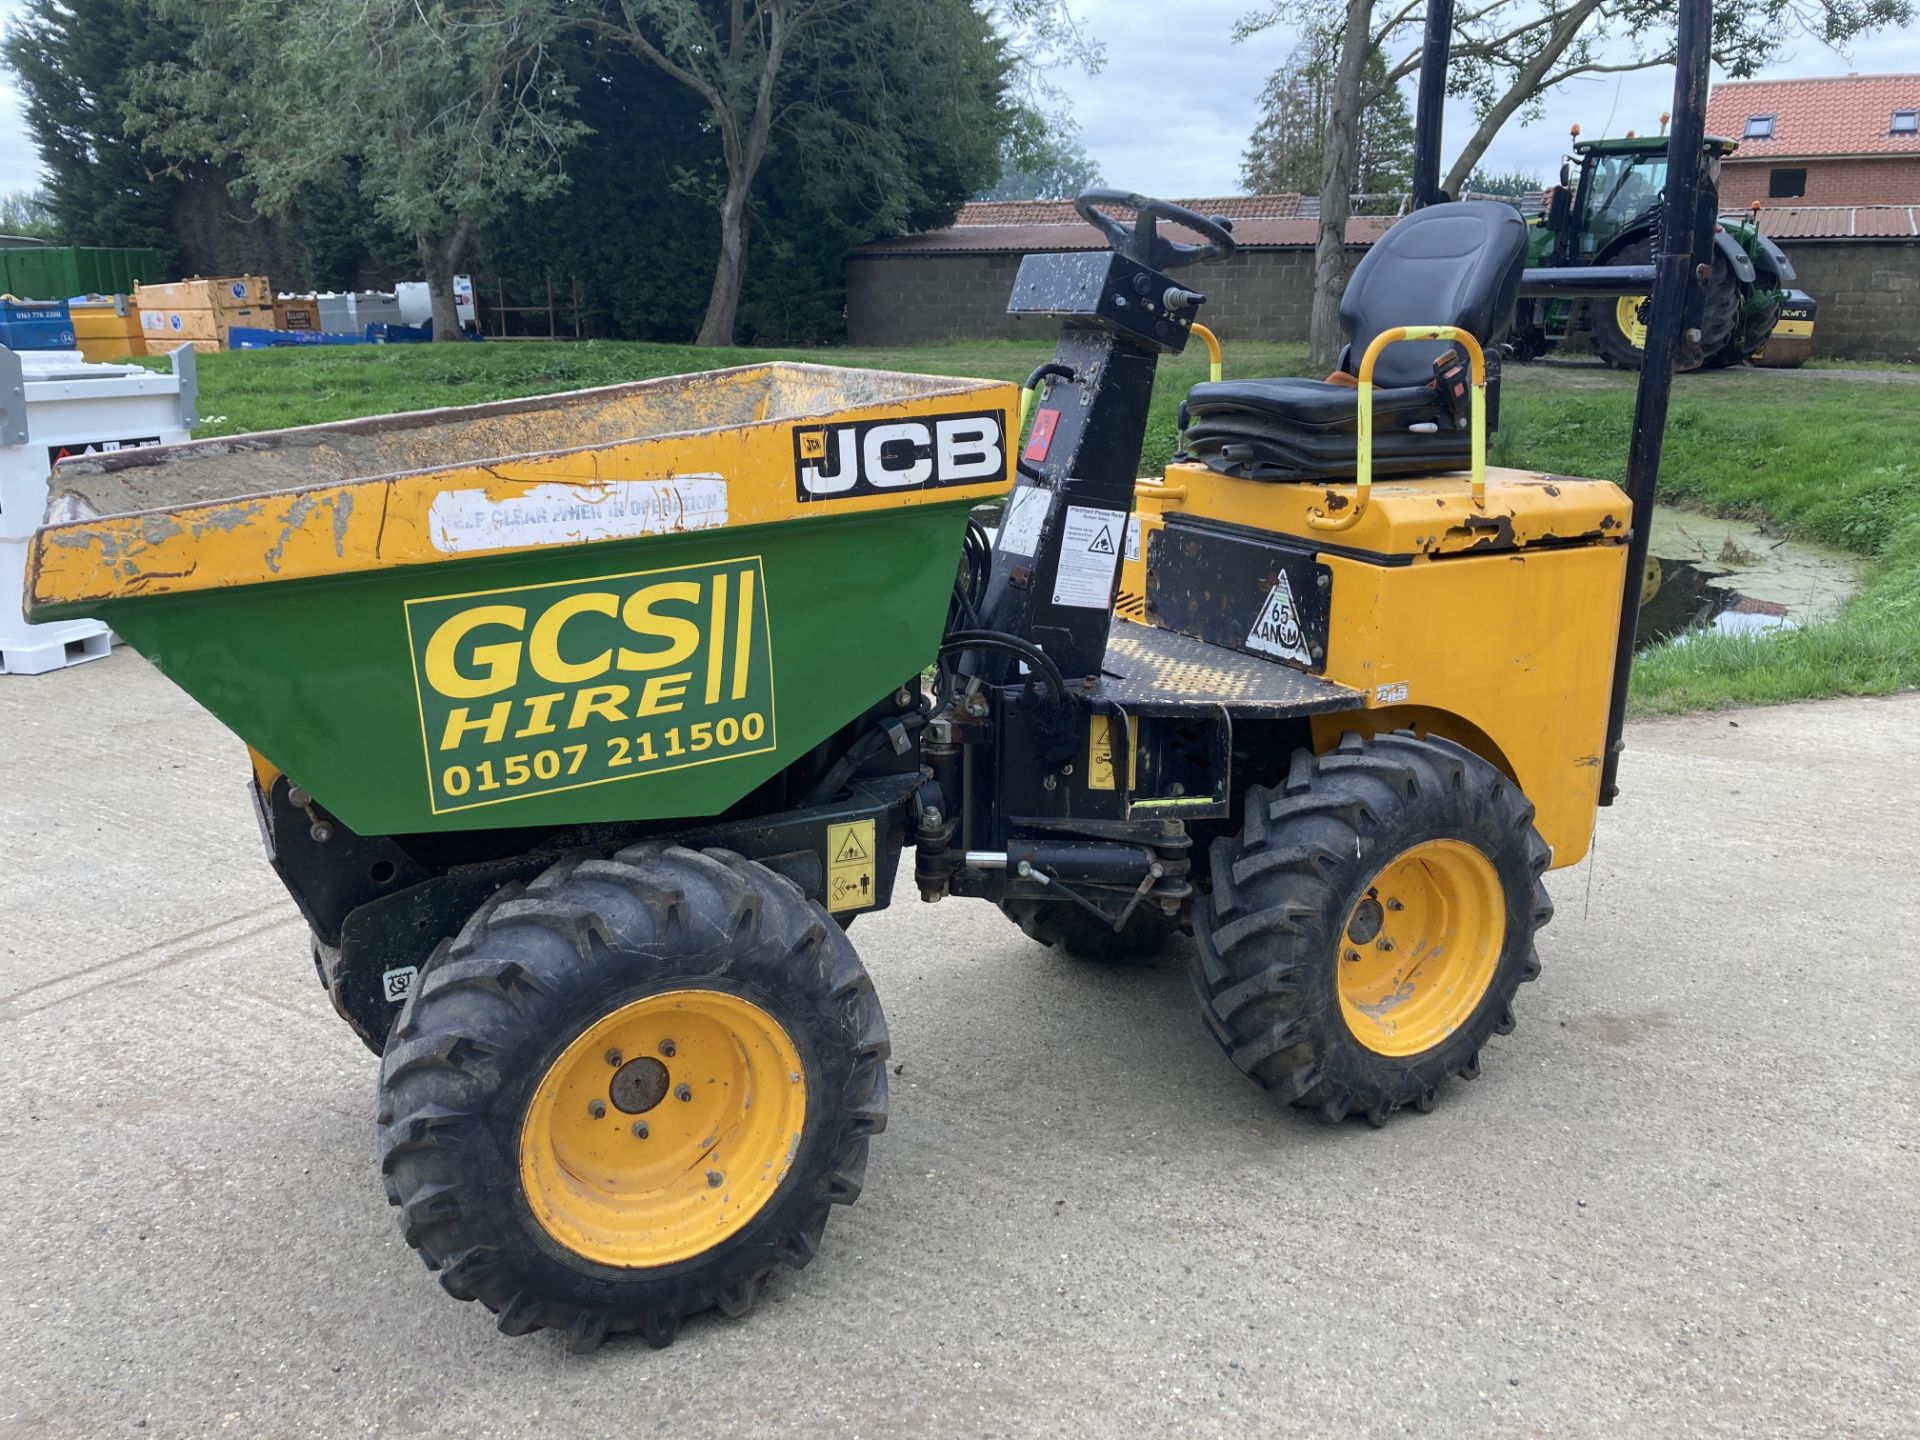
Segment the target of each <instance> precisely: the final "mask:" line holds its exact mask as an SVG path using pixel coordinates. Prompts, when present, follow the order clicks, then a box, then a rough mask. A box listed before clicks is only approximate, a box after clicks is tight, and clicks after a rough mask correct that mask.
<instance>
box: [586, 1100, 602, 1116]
mask: <svg viewBox="0 0 1920 1440" xmlns="http://www.w3.org/2000/svg"><path fill="white" fill-rule="evenodd" d="M587 1113H588V1114H589V1115H591V1116H593V1118H594V1119H596V1120H604V1119H605V1118H606V1115H607V1102H606V1101H604V1100H592V1101H589V1102H588V1103H587Z"/></svg>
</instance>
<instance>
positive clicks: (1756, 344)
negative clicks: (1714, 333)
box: [1707, 295, 1780, 369]
mask: <svg viewBox="0 0 1920 1440" xmlns="http://www.w3.org/2000/svg"><path fill="white" fill-rule="evenodd" d="M1779 322H1780V297H1779V296H1778V295H1775V296H1774V298H1773V299H1771V300H1769V301H1768V302H1767V303H1766V304H1765V305H1762V306H1761V307H1760V308H1759V309H1758V310H1754V311H1752V312H1751V313H1749V314H1746V315H1743V316H1742V317H1741V319H1740V324H1739V326H1738V327H1737V328H1736V329H1735V330H1734V333H1733V338H1732V339H1731V340H1729V341H1727V343H1726V344H1725V345H1723V346H1721V347H1720V352H1719V353H1718V354H1717V355H1715V356H1714V357H1713V358H1712V359H1711V360H1709V361H1708V362H1707V363H1708V364H1709V365H1710V366H1712V367H1713V368H1715V369H1724V368H1728V367H1731V366H1734V365H1744V364H1746V363H1747V357H1748V356H1749V355H1751V354H1753V352H1754V351H1756V350H1758V349H1759V348H1760V347H1761V346H1762V345H1764V344H1766V343H1767V337H1768V336H1769V335H1771V334H1773V327H1774V326H1775V325H1777V324H1778V323H1779Z"/></svg>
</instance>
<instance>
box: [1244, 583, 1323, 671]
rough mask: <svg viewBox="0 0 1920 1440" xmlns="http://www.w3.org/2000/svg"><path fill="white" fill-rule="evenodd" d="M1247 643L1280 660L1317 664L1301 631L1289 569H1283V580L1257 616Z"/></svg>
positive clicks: (1270, 592) (1248, 633) (1252, 648)
mask: <svg viewBox="0 0 1920 1440" xmlns="http://www.w3.org/2000/svg"><path fill="white" fill-rule="evenodd" d="M1246 645H1247V649H1249V650H1257V651H1258V652H1259V653H1261V654H1262V655H1271V656H1273V657H1274V658H1275V659H1276V660H1292V661H1294V662H1296V663H1298V664H1301V665H1311V664H1312V663H1313V656H1312V655H1310V654H1308V653H1307V637H1306V636H1305V635H1304V634H1302V633H1301V631H1300V610H1299V607H1297V606H1296V605H1295V604H1294V603H1293V586H1292V585H1291V584H1289V583H1288V581H1287V572H1286V571H1284V570H1282V571H1281V572H1280V581H1279V583H1278V584H1277V585H1275V586H1274V587H1273V589H1272V590H1270V591H1269V592H1268V593H1267V602H1266V604H1264V605H1262V606H1261V607H1260V613H1259V614H1258V615H1256V616H1255V617H1254V620H1253V628H1252V629H1251V630H1249V631H1248V632H1247V640H1246Z"/></svg>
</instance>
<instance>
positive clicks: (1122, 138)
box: [0, 0, 1920, 197]
mask: <svg viewBox="0 0 1920 1440" xmlns="http://www.w3.org/2000/svg"><path fill="white" fill-rule="evenodd" d="M1252 3H1253V0H1183V3H1182V4H1181V5H1179V6H1178V7H1174V6H1170V5H1168V4H1167V3H1165V0H1075V5H1074V8H1075V10H1076V12H1078V13H1080V14H1081V15H1083V16H1084V17H1085V18H1086V21H1087V23H1088V28H1089V29H1090V30H1091V31H1092V32H1093V33H1094V34H1095V35H1096V36H1098V37H1099V38H1100V39H1101V40H1102V41H1103V42H1104V43H1105V45H1106V50H1107V63H1106V68H1105V69H1103V70H1102V71H1101V72H1100V73H1099V74H1098V75H1096V76H1091V77H1089V76H1085V75H1081V74H1079V73H1077V72H1073V73H1061V74H1058V75H1057V76H1056V77H1055V78H1056V82H1057V83H1058V84H1059V86H1060V88H1061V89H1062V90H1063V91H1064V92H1065V93H1066V95H1067V97H1068V99H1069V101H1070V102H1071V105H1072V109H1073V113H1074V115H1075V117H1076V118H1077V119H1078V120H1079V122H1080V128H1081V134H1082V139H1083V141H1084V142H1085V144H1086V146H1087V149H1088V151H1089V152H1090V153H1091V154H1092V155H1093V157H1094V159H1095V160H1096V161H1097V162H1098V163H1099V165H1100V169H1101V171H1102V173H1103V175H1104V176H1105V178H1106V180H1107V182H1108V183H1109V184H1112V185H1119V186H1123V187H1125V188H1127V189H1130V190H1139V191H1142V192H1144V193H1147V194H1158V195H1165V196H1169V197H1179V196H1209V195H1230V194H1233V193H1235V192H1236V191H1237V190H1238V189H1239V171H1240V152H1241V149H1242V147H1243V146H1244V145H1245V144H1246V140H1247V135H1248V133H1249V132H1250V131H1251V130H1252V129H1253V123H1254V109H1255V102H1256V101H1257V99H1258V97H1259V94H1260V88H1261V86H1262V85H1263V84H1264V83H1265V81H1266V77H1267V75H1268V74H1269V73H1270V72H1271V71H1272V70H1274V69H1275V68H1276V67H1277V66H1278V65H1279V64H1280V62H1281V61H1282V60H1284V59H1285V58H1286V54H1287V51H1288V50H1289V49H1290V48H1291V46H1292V37H1291V36H1290V35H1288V34H1285V33H1283V32H1281V31H1278V30H1274V31H1269V32H1267V33H1266V34H1264V35H1261V36H1258V37H1256V38H1255V39H1253V40H1251V41H1249V42H1248V43H1246V44H1243V45H1235V44H1233V43H1232V41H1231V39H1230V36H1231V32H1232V28H1233V22H1234V21H1235V20H1236V19H1237V18H1239V17H1240V16H1241V15H1243V14H1245V13H1246V12H1247V10H1248V9H1250V8H1252ZM21 9H22V3H21V0H0V22H4V21H5V20H10V19H12V18H13V17H14V16H16V15H18V14H19V13H20V11H21ZM1175 13H1177V16H1178V18H1177V19H1173V18H1171V17H1172V15H1173V14H1175ZM1849 70H1861V71H1866V72H1872V73H1886V72H1889V71H1913V70H1920V31H1909V32H1905V33H1885V34H1880V35H1875V36H1871V37H1868V38H1866V39H1863V40H1860V41H1856V42H1855V43H1854V45H1853V47H1852V49H1851V51H1850V52H1849V53H1846V54H1835V53H1834V52H1833V51H1830V50H1828V49H1827V48H1826V47H1825V46H1823V45H1821V44H1820V43H1819V42H1818V41H1815V40H1811V39H1807V38H1805V37H1795V38H1794V39H1793V40H1792V42H1791V43H1789V44H1788V46H1787V47H1786V49H1785V51H1784V52H1783V53H1782V54H1781V56H1780V57H1779V58H1778V59H1777V60H1776V62H1775V63H1774V64H1773V66H1772V67H1770V68H1769V69H1768V70H1766V71H1765V72H1763V73H1764V74H1766V75H1768V76H1776V75H1821V74H1836V73H1845V72H1846V71H1849ZM1672 93H1673V77H1672V72H1671V71H1647V72H1644V73H1635V74H1629V75H1619V76H1615V75H1609V76H1603V77H1597V78H1594V79H1590V80H1582V81H1575V82H1573V83H1571V84H1569V85H1567V86H1565V87H1564V88H1563V89H1562V90H1561V91H1559V92H1558V93H1556V94H1555V95H1553V96H1551V97H1550V98H1549V99H1548V101H1547V105H1546V113H1545V115H1544V116H1543V117H1542V118H1541V119H1540V120H1539V121H1537V122H1536V123H1534V124H1533V125H1530V126H1525V127H1522V126H1519V125H1517V124H1515V125H1510V126H1508V128H1507V129H1506V131H1505V132H1503V133H1502V135H1501V136H1500V138H1499V139H1498V140H1496V141H1495V142H1494V145H1493V149H1492V150H1491V151H1490V152H1489V153H1488V155H1487V157H1486V160H1485V161H1484V162H1483V163H1484V164H1485V165H1486V166H1487V168H1489V169H1493V170H1523V171H1529V172H1532V173H1534V174H1537V175H1541V176H1546V175H1549V174H1550V173H1551V172H1552V170H1553V169H1554V167H1555V166H1556V165H1558V163H1559V160H1560V156H1561V154H1562V153H1563V152H1564V149H1565V146H1566V138H1567V127H1568V126H1569V125H1570V124H1572V123H1574V122H1575V121H1578V122H1579V124H1580V127H1581V131H1582V133H1583V134H1586V135H1589V136H1596V135H1602V134H1616V135H1617V134H1620V133H1622V132H1624V131H1626V130H1629V129H1637V130H1641V131H1646V130H1651V129H1654V128H1657V126H1658V124H1659V119H1660V112H1661V111H1662V110H1664V109H1666V108H1667V105H1668V103H1669V101H1670V99H1671V96H1672ZM1408 95H1409V99H1411V95H1412V91H1411V88H1409V90H1408ZM1609 117H1611V120H1609ZM1447 132H1448V134H1449V135H1451V136H1454V137H1457V141H1458V140H1464V139H1465V138H1466V136H1467V135H1468V134H1469V133H1471V132H1470V126H1469V117H1468V116H1467V114H1466V111H1465V109H1464V107H1453V108H1450V109H1449V112H1448V116H1447ZM1447 158H1448V159H1449V160H1450V159H1451V158H1452V157H1451V152H1448V156H1447ZM38 177H39V159H38V157H37V156H36V155H35V154H34V151H33V146H32V144H31V142H30V141H29V140H28V139H27V135H26V130H25V127H24V125H23V122H22V117H21V111H20V97H19V94H18V92H17V91H15V90H14V89H13V88H12V85H11V83H10V77H8V76H7V75H6V74H5V73H4V72H0V191H5V190H18V189H23V188H25V187H27V186H30V185H32V184H34V183H35V182H36V180H37V179H38Z"/></svg>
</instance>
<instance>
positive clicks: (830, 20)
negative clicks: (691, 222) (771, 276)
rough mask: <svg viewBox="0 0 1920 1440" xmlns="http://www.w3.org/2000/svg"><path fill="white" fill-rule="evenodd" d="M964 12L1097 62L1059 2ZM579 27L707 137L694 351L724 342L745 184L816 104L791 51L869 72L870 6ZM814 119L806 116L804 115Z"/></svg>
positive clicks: (769, 2) (762, 8) (751, 9)
mask: <svg viewBox="0 0 1920 1440" xmlns="http://www.w3.org/2000/svg"><path fill="white" fill-rule="evenodd" d="M969 10H970V14H971V15H972V16H973V17H974V18H975V19H977V20H983V21H985V22H986V23H988V24H992V25H995V26H998V27H1000V28H1001V29H1002V31H1003V33H1008V34H1016V35H1021V36H1025V37H1028V38H1029V39H1031V40H1032V42H1033V44H1034V46H1035V47H1036V50H1035V52H1034V53H1044V54H1046V55H1052V54H1055V53H1060V54H1083V55H1084V54H1097V50H1096V49H1094V48H1093V47H1092V46H1091V42H1090V41H1088V40H1087V39H1086V38H1085V36H1084V34H1083V32H1082V31H1081V30H1080V28H1079V26H1078V24H1077V22H1075V21H1074V20H1073V17H1072V16H1071V15H1070V13H1069V12H1068V11H1067V10H1066V7H1065V4H1064V0H982V3H981V4H980V5H979V6H978V8H977V9H976V8H974V7H971V6H970V7H969ZM924 11H925V18H927V19H930V18H931V17H933V16H935V15H939V14H942V13H950V12H945V11H944V10H943V7H941V6H937V5H929V6H926V7H924ZM586 23H587V24H588V26H589V27H590V29H592V30H593V32H594V33H596V34H597V35H598V36H599V37H600V38H601V39H602V40H604V41H606V42H609V43H613V44H621V45H625V46H628V47H630V48H631V49H632V50H633V52H634V53H635V54H637V55H640V56H641V57H643V58H644V59H646V60H647V61H649V62H650V63H652V64H653V65H655V66H656V67H658V69H659V70H660V71H661V73H662V74H664V75H666V76H668V77H669V78H670V79H672V80H673V81H674V82H675V83H676V84H678V85H680V86H682V87H683V88H685V89H686V90H687V91H689V92H690V93H691V94H693V95H694V96H695V97H696V98H697V99H698V100H699V101H700V102H701V104H702V105H703V106H704V107H705V109H706V112H707V115H708V117H709V119H710V120H711V122H712V124H713V127H714V129H715V131H716V132H717V134H718V137H719V141H720V153H721V160H722V164H723V167H724V170H723V176H724V179H723V183H722V184H721V185H720V187H719V192H718V194H717V195H716V196H715V208H716V210H717V211H718V216H719V222H720V225H719V250H718V253H717V255H716V256H715V260H714V273H713V288H712V292H711V294H710V295H709V297H708V301H707V311H706V315H705V316H704V317H703V318H702V320H701V322H700V330H699V333H698V334H697V335H696V336H695V338H694V343H695V344H696V345H725V344H728V343H730V342H731V341H732V339H733V333H734V322H735V319H736V317H737V316H738V313H739V307H740V298H741V294H742V290H743V287H744V285H745V281H746V273H747V239H748V234H749V223H748V214H749V208H750V205H751V202H752V198H753V190H754V184H755V182H756V180H757V179H758V178H759V176H760V174H761V169H762V166H763V165H764V164H765V162H766V159H767V153H768V147H769V145H770V144H771V141H772V136H773V134H774V131H775V129H776V128H777V127H779V126H782V125H785V126H788V127H790V128H793V129H796V130H798V129H801V128H803V127H805V126H806V125H807V124H808V123H809V122H808V120H807V119H806V118H805V117H804V116H803V115H802V114H800V113H799V111H801V110H802V109H804V108H806V107H808V106H810V105H815V104H816V102H815V101H814V100H810V99H809V92H812V93H813V94H814V95H815V96H817V93H818V89H819V86H818V84H817V83H809V84H807V85H796V84H794V83H793V80H792V73H793V72H798V67H796V66H794V65H793V63H792V62H793V60H794V56H795V52H796V50H797V49H798V48H799V47H801V46H803V45H805V44H808V43H809V42H814V43H817V44H818V45H819V46H820V47H821V48H825V49H829V50H831V49H833V48H835V47H839V48H841V49H843V50H848V51H855V50H857V51H860V52H861V53H862V54H863V55H864V56H865V58H866V60H867V62H868V64H869V65H871V64H872V63H874V61H875V59H876V54H877V52H876V51H875V50H874V48H873V47H872V45H871V44H870V43H863V42H870V41H871V38H872V36H873V35H874V33H875V31H876V28H877V27H876V26H875V24H874V14H873V7H872V5H871V4H870V3H868V0H619V13H618V17H617V19H616V20H593V19H590V20H588V21H587V22H586ZM1028 63H1029V64H1030V65H1031V64H1033V63H1034V62H1033V61H1032V60H1031V59H1029V61H1028ZM1093 63H1097V61H1095V62H1093ZM822 78H825V79H827V80H829V81H846V82H848V83H854V84H857V83H859V82H860V79H861V76H860V74H859V72H857V71H847V72H842V73H841V74H839V75H836V76H830V77H810V80H812V81H818V80H820V79H822ZM820 113H821V112H819V111H818V109H817V107H816V108H815V110H814V114H815V116H816V117H818V116H819V114H820Z"/></svg>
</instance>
